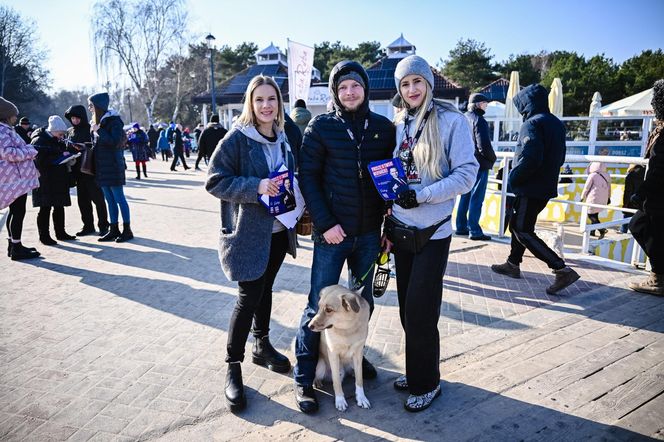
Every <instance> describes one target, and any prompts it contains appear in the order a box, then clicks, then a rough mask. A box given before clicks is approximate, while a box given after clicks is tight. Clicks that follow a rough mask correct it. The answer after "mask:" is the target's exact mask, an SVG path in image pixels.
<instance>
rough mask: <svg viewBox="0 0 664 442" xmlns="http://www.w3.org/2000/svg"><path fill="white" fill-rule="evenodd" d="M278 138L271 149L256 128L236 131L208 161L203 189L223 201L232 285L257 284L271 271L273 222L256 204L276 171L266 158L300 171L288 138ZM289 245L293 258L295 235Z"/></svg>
mask: <svg viewBox="0 0 664 442" xmlns="http://www.w3.org/2000/svg"><path fill="white" fill-rule="evenodd" d="M277 136H278V138H277V141H276V142H275V143H270V142H269V141H268V140H266V139H265V138H263V137H262V136H261V135H260V134H259V133H258V131H257V130H256V129H255V128H254V127H245V126H235V127H233V128H232V129H231V130H230V132H229V133H228V134H227V135H226V136H225V137H224V138H223V139H222V140H221V142H220V143H219V148H218V149H215V150H214V153H213V154H212V158H211V159H210V166H209V169H208V177H207V182H206V183H205V189H206V190H207V191H208V192H209V193H210V194H212V195H214V196H215V197H217V198H219V200H220V211H221V230H220V233H219V262H220V263H221V269H222V270H223V272H224V275H226V277H227V278H228V279H230V280H231V281H253V280H255V279H258V278H259V277H260V276H261V275H263V274H264V273H265V269H266V268H267V262H268V260H269V255H270V247H269V244H270V239H271V237H272V231H273V226H274V223H275V218H274V217H273V216H271V215H270V214H269V213H268V211H267V209H266V208H265V207H264V206H263V205H262V204H261V203H259V202H258V193H257V192H258V185H259V183H260V181H261V180H262V179H263V178H267V177H268V175H269V173H270V172H271V171H272V170H271V169H273V168H275V167H276V166H277V164H268V160H267V158H268V157H270V158H271V161H270V163H275V162H279V161H280V158H281V159H283V162H284V165H286V167H287V168H288V169H289V170H295V169H296V164H295V157H294V156H293V155H292V152H291V151H290V146H289V143H288V140H287V139H286V136H285V134H284V133H283V132H277ZM284 153H285V157H284ZM270 166H272V168H271V167H270ZM288 239H289V241H288V242H289V247H288V253H290V254H291V255H293V256H295V254H296V252H295V249H296V234H295V231H294V229H289V230H288Z"/></svg>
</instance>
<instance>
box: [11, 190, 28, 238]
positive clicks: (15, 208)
mask: <svg viewBox="0 0 664 442" xmlns="http://www.w3.org/2000/svg"><path fill="white" fill-rule="evenodd" d="M27 201H28V194H27V193H26V194H25V195H21V196H19V197H18V198H16V199H15V200H14V202H13V203H11V204H10V205H9V215H8V216H7V233H9V238H10V239H13V240H15V241H19V240H20V239H21V234H22V233H23V220H24V219H25V206H26V203H27Z"/></svg>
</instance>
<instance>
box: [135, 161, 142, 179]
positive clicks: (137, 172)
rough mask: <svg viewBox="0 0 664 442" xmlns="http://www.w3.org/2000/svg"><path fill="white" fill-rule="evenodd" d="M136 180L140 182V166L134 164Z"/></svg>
mask: <svg viewBox="0 0 664 442" xmlns="http://www.w3.org/2000/svg"><path fill="white" fill-rule="evenodd" d="M136 179H137V180H140V179H141V166H139V165H138V164H136Z"/></svg>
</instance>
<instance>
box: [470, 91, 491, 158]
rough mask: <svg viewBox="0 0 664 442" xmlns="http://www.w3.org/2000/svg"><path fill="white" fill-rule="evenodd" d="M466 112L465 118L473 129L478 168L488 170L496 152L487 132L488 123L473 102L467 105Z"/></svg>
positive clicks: (482, 112)
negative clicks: (467, 109)
mask: <svg viewBox="0 0 664 442" xmlns="http://www.w3.org/2000/svg"><path fill="white" fill-rule="evenodd" d="M469 109H470V110H469V111H468V112H466V118H467V119H468V122H469V123H470V126H471V129H472V131H473V141H474V142H475V159H476V160H477V162H478V163H479V165H480V170H489V169H491V168H492V167H493V163H495V162H496V153H495V152H494V151H493V146H492V145H491V135H490V134H489V124H488V123H487V122H486V120H485V119H484V111H483V110H482V109H480V108H479V107H475V106H474V103H473V104H471V105H470V106H469Z"/></svg>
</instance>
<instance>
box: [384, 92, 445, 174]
mask: <svg viewBox="0 0 664 442" xmlns="http://www.w3.org/2000/svg"><path fill="white" fill-rule="evenodd" d="M425 84H426V88H427V93H426V95H425V97H424V101H422V104H421V105H420V107H419V109H418V110H417V113H416V114H415V126H414V127H415V128H418V127H420V123H421V122H422V120H423V119H424V114H426V112H427V109H428V108H429V103H431V102H432V101H433V91H432V90H431V86H430V85H429V83H428V82H426V81H425ZM399 89H401V87H399ZM399 95H401V91H399ZM402 102H403V103H404V105H405V107H404V108H403V109H402V110H401V111H400V112H399V113H397V115H396V116H395V118H394V121H395V123H400V122H403V121H404V120H405V119H406V116H407V114H408V109H409V108H410V107H409V106H408V103H406V100H403V98H402ZM436 106H437V105H436V103H435V102H434V104H433V109H432V110H431V115H429V118H428V119H427V122H426V124H425V125H424V130H423V131H422V135H421V136H420V139H419V140H418V141H417V145H415V146H413V161H414V163H415V166H416V167H417V170H418V171H419V173H420V175H422V177H423V178H424V177H427V178H430V179H432V180H439V179H441V178H443V168H442V166H441V161H442V157H443V143H442V140H441V137H440V128H439V123H438V111H437V109H436Z"/></svg>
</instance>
